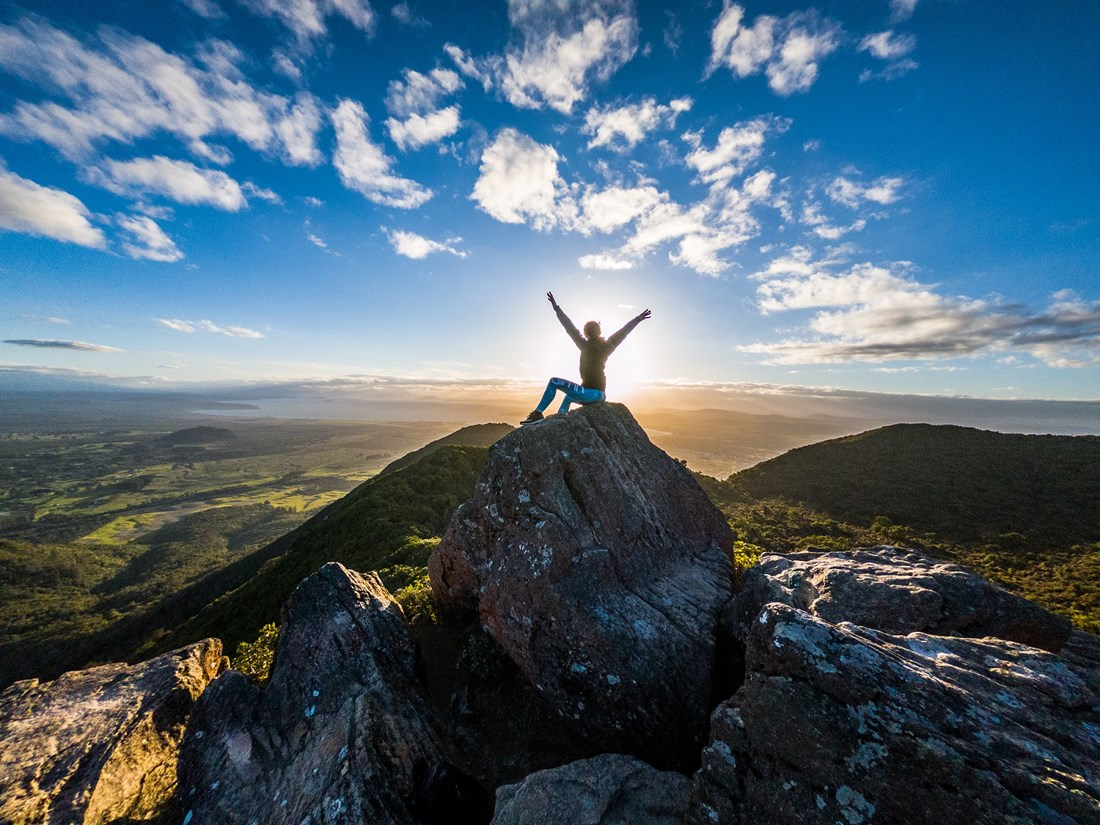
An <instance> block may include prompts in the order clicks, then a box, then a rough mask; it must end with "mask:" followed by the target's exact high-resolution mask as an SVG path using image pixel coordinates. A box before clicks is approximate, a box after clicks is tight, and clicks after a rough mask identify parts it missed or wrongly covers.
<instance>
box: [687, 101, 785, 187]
mask: <svg viewBox="0 0 1100 825" xmlns="http://www.w3.org/2000/svg"><path fill="white" fill-rule="evenodd" d="M790 125H791V121H790V120H787V119H785V118H779V117H775V116H769V117H762V118H756V119H754V120H748V121H742V122H741V123H738V124H736V125H735V126H727V127H726V128H724V129H723V130H722V131H721V132H720V133H719V135H718V141H717V142H716V143H715V145H714V147H713V148H708V147H706V146H704V145H703V136H702V133H700V132H686V133H685V134H684V136H683V137H684V140H685V141H687V143H688V144H690V145H691V146H692V150H691V151H690V152H689V153H688V155H687V157H685V158H684V161H685V162H686V163H687V165H688V166H689V167H690V168H692V169H694V170H695V171H696V172H697V173H698V176H699V180H700V181H702V182H703V183H725V182H727V181H729V180H730V179H731V178H733V177H735V176H737V175H741V174H743V173H744V171H745V170H746V168H748V166H749V164H751V163H753V162H754V161H756V160H757V159H759V157H760V155H761V153H762V152H763V151H764V141H765V139H766V138H767V136H768V134H769V133H780V134H781V133H783V132H785V131H787V129H789V128H790Z"/></svg>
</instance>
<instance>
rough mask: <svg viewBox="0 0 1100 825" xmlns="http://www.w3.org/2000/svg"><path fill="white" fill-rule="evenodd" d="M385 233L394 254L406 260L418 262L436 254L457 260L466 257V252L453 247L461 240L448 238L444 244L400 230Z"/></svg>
mask: <svg viewBox="0 0 1100 825" xmlns="http://www.w3.org/2000/svg"><path fill="white" fill-rule="evenodd" d="M385 232H386V237H388V238H389V239H390V245H391V246H392V247H393V250H394V252H396V253H397V254H398V255H403V256H404V257H406V258H413V259H414V260H420V259H422V258H427V257H428V256H429V255H432V254H434V253H436V252H447V253H449V254H451V255H454V256H455V257H457V258H465V257H466V252H464V251H463V250H460V249H457V248H456V247H455V246H454V244H456V243H459V242H460V241H461V240H462V239H461V238H448V239H447V241H446V242H440V241H433V240H431V239H430V238H425V237H424V236H423V235H418V234H416V233H415V232H406V231H405V230H402V229H395V230H392V231H391V230H388V229H387V230H385Z"/></svg>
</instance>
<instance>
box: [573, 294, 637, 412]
mask: <svg viewBox="0 0 1100 825" xmlns="http://www.w3.org/2000/svg"><path fill="white" fill-rule="evenodd" d="M554 312H555V313H556V314H557V316H558V320H559V321H561V325H562V326H563V327H565V331H566V332H568V333H569V337H570V338H572V339H573V343H574V344H576V345H577V349H579V350H580V351H581V386H582V387H588V388H589V389H593V390H599V391H600V392H605V391H606V390H607V376H606V375H604V371H603V370H604V365H605V364H606V363H607V358H608V356H609V355H611V353H613V352H614V351H615V348H616V347H618V346H619V344H621V343H622V342H623V340H624V339H625V338H626V336H627V335H629V334H630V332H631V330H633V329H634V327H636V326H638V324H640V323H641V321H642V319H641V318H632V319H631V320H630V321H629V322H628V323H627V324H626V326H624V327H623V328H622V329H620V330H619V331H618V332H616V333H615V334H614V335H612V336H611V337H610V338H585V337H584V336H583V335H581V333H580V330H578V329H577V328H576V327H575V326H574V325H573V322H572V321H570V320H569V316H568V315H566V314H565V313H564V312H562V309H561V307H554Z"/></svg>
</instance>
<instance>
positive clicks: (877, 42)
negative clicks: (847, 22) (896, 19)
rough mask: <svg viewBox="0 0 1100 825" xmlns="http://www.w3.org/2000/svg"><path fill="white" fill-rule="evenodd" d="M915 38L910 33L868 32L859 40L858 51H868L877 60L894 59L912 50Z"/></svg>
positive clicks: (914, 45)
mask: <svg viewBox="0 0 1100 825" xmlns="http://www.w3.org/2000/svg"><path fill="white" fill-rule="evenodd" d="M916 45H917V38H916V37H915V36H914V35H912V34H897V35H896V34H894V32H893V31H884V32H878V33H877V34H869V35H867V36H866V37H864V38H863V39H862V40H861V41H860V42H859V49H858V50H859V51H861V52H870V53H871V56H872V57H877V58H878V59H879V60H894V59H896V58H899V57H904V56H905V55H907V54H909V52H911V51H913V49H914V48H915V47H916Z"/></svg>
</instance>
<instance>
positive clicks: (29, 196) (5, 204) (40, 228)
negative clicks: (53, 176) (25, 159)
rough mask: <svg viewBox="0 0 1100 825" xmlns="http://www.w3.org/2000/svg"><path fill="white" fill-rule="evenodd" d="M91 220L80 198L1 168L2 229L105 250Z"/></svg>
mask: <svg viewBox="0 0 1100 825" xmlns="http://www.w3.org/2000/svg"><path fill="white" fill-rule="evenodd" d="M90 217H91V212H90V211H89V210H88V207H86V206H85V205H84V204H83V202H81V200H80V199H79V198H77V197H75V196H73V195H70V194H69V193H68V192H63V191H62V190H60V189H54V188H53V187H49V186H40V185H38V184H37V183H35V182H34V181H32V180H27V179H26V178H21V177H20V176H19V175H16V174H15V173H14V172H9V171H7V170H6V169H4V168H3V167H2V166H0V228H2V229H8V230H10V231H12V232H20V233H23V234H27V235H38V236H40V237H44V238H53V239H54V240H57V241H64V242H65V243H74V244H78V245H80V246H87V247H91V248H93V249H105V248H106V247H107V239H106V238H105V237H104V235H103V231H102V230H101V229H99V228H98V227H96V226H93V225H92V223H91V221H90V220H89V218H90Z"/></svg>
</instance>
